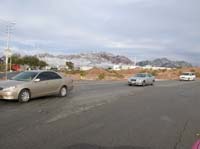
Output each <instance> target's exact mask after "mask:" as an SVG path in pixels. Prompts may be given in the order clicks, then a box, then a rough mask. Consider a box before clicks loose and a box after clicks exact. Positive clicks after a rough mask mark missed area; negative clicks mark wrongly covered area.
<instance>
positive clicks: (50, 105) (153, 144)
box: [0, 81, 200, 149]
mask: <svg viewBox="0 0 200 149" xmlns="http://www.w3.org/2000/svg"><path fill="white" fill-rule="evenodd" d="M199 107H200V81H194V82H179V81H161V82H157V83H156V84H155V86H147V87H129V86H128V85H127V84H126V82H114V81H102V82H101V81H100V82H98V81H97V82H95V81H94V82H93V81H91V82H87V81H85V82H76V84H75V89H74V91H73V92H72V93H71V94H70V95H69V96H68V97H66V98H57V97H43V98H38V99H34V100H31V101H30V102H29V103H26V104H20V103H18V102H16V101H4V100H0V148H1V149H40V148H41V149H44V148H48V149H51V148H56V149H59V148H63V149H66V148H69V149H97V148H98V149H99V148H100V149H149V148H150V149H190V148H191V146H192V144H193V143H194V142H195V140H197V138H196V136H195V134H196V133H199V132H200V108H199Z"/></svg>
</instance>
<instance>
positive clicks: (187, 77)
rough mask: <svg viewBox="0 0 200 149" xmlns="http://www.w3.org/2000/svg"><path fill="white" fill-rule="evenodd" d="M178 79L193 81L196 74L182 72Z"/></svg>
mask: <svg viewBox="0 0 200 149" xmlns="http://www.w3.org/2000/svg"><path fill="white" fill-rule="evenodd" d="M179 79H180V81H194V80H195V79H196V75H195V74H194V73H193V72H184V73H182V74H181V75H180V77H179Z"/></svg>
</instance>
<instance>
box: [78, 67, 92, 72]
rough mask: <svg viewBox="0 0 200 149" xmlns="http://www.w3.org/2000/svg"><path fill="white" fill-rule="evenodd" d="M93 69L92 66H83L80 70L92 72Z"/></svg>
mask: <svg viewBox="0 0 200 149" xmlns="http://www.w3.org/2000/svg"><path fill="white" fill-rule="evenodd" d="M92 68H93V67H92V66H81V67H80V70H82V71H87V70H90V69H92Z"/></svg>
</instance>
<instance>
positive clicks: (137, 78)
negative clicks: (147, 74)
mask: <svg viewBox="0 0 200 149" xmlns="http://www.w3.org/2000/svg"><path fill="white" fill-rule="evenodd" d="M129 79H135V80H143V78H142V77H131V78H129Z"/></svg>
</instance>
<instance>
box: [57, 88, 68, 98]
mask: <svg viewBox="0 0 200 149" xmlns="http://www.w3.org/2000/svg"><path fill="white" fill-rule="evenodd" d="M67 94H68V89H67V87H65V86H63V87H61V89H60V93H59V96H60V97H65V96H67Z"/></svg>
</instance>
